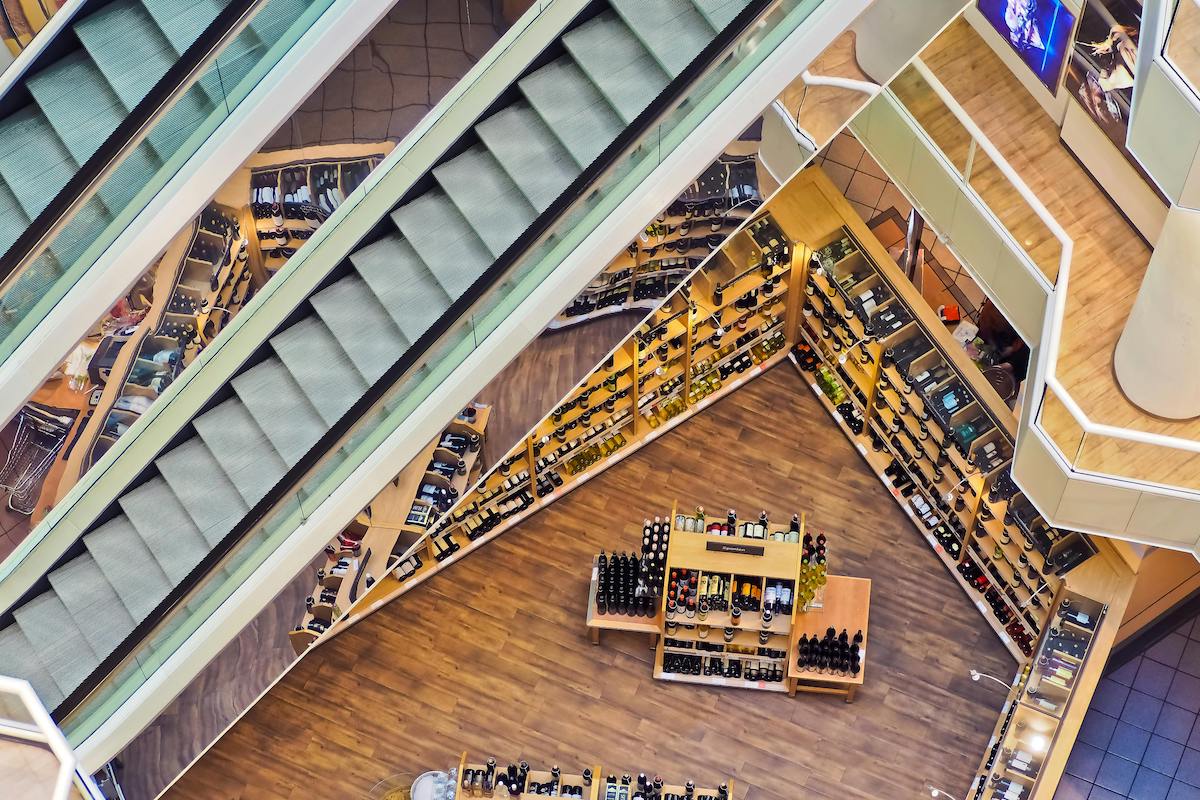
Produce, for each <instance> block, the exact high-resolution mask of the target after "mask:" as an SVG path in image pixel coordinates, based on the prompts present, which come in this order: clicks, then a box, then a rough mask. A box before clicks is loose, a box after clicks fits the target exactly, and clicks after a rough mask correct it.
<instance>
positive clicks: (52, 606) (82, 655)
mask: <svg viewBox="0 0 1200 800" xmlns="http://www.w3.org/2000/svg"><path fill="white" fill-rule="evenodd" d="M13 616H14V617H15V618H16V620H17V625H19V626H20V628H21V632H22V633H24V634H25V638H26V639H28V640H29V643H30V644H31V645H33V650H34V652H35V653H37V656H38V659H39V660H40V661H41V662H42V663H43V664H45V665H46V669H47V670H48V671H49V672H50V677H52V678H54V682H55V683H56V684H58V688H59V689H62V691H63V694H70V693H71V692H72V691H74V689H75V687H77V686H78V685H79V684H80V683H82V682H83V679H84V678H86V677H87V676H88V675H90V674H91V672H92V670H94V669H95V668H96V665H98V664H99V663H100V657H99V656H97V655H96V653H95V651H93V650H92V648H91V645H89V644H88V643H87V640H86V639H84V638H83V632H82V631H80V630H79V626H78V625H76V624H75V620H74V619H72V617H71V614H70V612H69V611H67V607H66V606H64V605H63V602H62V600H60V599H58V595H56V594H55V593H54V592H44V593H42V594H40V595H38V596H37V597H35V598H33V599H32V600H30V601H29V602H28V603H25V604H24V605H22V606H20V607H18V608H17V609H15V610H14V611H13Z"/></svg>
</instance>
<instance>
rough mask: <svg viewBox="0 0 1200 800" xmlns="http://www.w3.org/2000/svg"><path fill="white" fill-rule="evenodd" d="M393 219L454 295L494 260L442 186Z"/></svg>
mask: <svg viewBox="0 0 1200 800" xmlns="http://www.w3.org/2000/svg"><path fill="white" fill-rule="evenodd" d="M392 219H393V220H395V222H396V227H398V228H399V229H400V232H401V233H403V234H404V238H405V239H406V240H408V243H409V244H411V245H412V248H413V250H415V251H416V253H417V255H418V256H420V257H421V260H422V261H424V262H425V263H426V264H427V265H428V266H429V271H430V272H432V273H433V274H434V276H435V277H436V278H437V279H438V283H440V284H441V285H442V286H443V287H444V288H445V289H446V294H448V295H450V297H451V298H454V299H457V298H458V297H460V296H462V294H463V293H464V292H466V291H467V289H468V288H469V287H470V286H471V284H472V283H474V282H475V279H476V278H478V277H479V276H480V275H482V274H483V271H484V270H486V269H487V268H488V266H489V265H491V263H492V260H493V258H492V254H491V252H489V251H488V249H487V246H486V245H485V244H484V243H483V240H482V239H480V238H479V235H478V234H477V233H475V231H474V230H472V228H471V225H470V224H469V223H468V222H467V220H466V218H465V217H463V215H462V212H461V211H459V210H458V209H457V208H455V206H454V203H453V201H451V200H450V198H449V197H448V196H447V195H446V193H445V192H443V191H441V190H440V189H430V190H429V191H428V192H426V193H425V194H423V195H421V196H420V197H418V198H416V199H415V200H412V201H411V202H409V203H408V204H407V205H404V206H401V207H400V208H398V209H397V210H395V211H393V212H392ZM405 333H406V334H407V330H406V331H405ZM410 338H411V337H410Z"/></svg>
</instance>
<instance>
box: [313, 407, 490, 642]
mask: <svg viewBox="0 0 1200 800" xmlns="http://www.w3.org/2000/svg"><path fill="white" fill-rule="evenodd" d="M491 412H492V409H491V406H486V405H472V406H470V407H468V409H467V410H466V411H464V412H463V413H462V414H460V415H459V416H458V417H457V418H456V419H455V420H454V421H453V422H451V423H450V424H449V425H448V426H446V428H445V430H443V432H442V433H441V434H440V435H439V436H438V438H437V439H435V440H433V441H431V442H430V443H429V444H427V445H426V446H425V447H424V448H423V449H422V450H421V452H420V453H419V454H418V455H417V457H416V458H414V459H413V460H412V461H411V462H410V463H409V465H408V466H407V467H405V468H404V470H402V471H401V472H400V474H399V475H397V476H396V477H395V478H394V479H393V480H392V481H391V482H390V483H389V484H388V485H387V486H386V487H385V488H384V489H383V491H381V492H380V493H379V494H378V495H376V497H375V499H374V500H372V501H371V504H370V505H369V506H367V508H366V509H364V510H363V512H362V513H360V514H359V515H358V517H357V518H356V519H355V520H354V521H353V522H352V523H351V524H350V525H349V526H347V528H346V529H345V530H343V531H342V533H341V534H340V535H339V536H338V537H337V538H335V539H334V540H333V541H332V542H330V544H329V545H327V546H326V548H325V553H326V558H327V560H326V563H325V565H324V568H323V570H322V574H320V575H319V576H318V583H317V586H316V588H315V589H314V590H313V593H312V595H311V596H310V597H309V598H308V601H307V602H306V605H308V608H307V609H306V612H305V614H304V616H303V618H302V619H301V620H300V624H299V625H297V626H296V627H295V628H294V629H292V630H291V631H290V632H289V638H290V640H291V642H292V647H293V649H295V651H296V653H297V654H299V653H301V652H303V651H304V650H305V649H307V648H308V647H309V646H310V645H311V644H312V643H313V642H314V641H315V640H316V639H317V638H318V637H319V636H321V635H322V634H323V633H324V632H325V631H326V630H328V629H329V628H330V627H331V626H332V625H333V624H334V623H335V622H336V621H337V620H338V619H339V618H340V617H341V616H342V615H343V614H344V613H345V611H346V610H348V609H349V608H350V606H351V605H353V604H354V602H355V601H357V600H358V595H359V593H360V592H366V591H367V590H369V589H370V588H371V586H372V585H373V583H374V581H375V580H377V579H378V578H379V577H381V576H384V575H386V574H387V573H388V572H390V571H391V570H393V569H396V568H397V566H398V562H399V558H400V555H401V554H402V553H403V552H404V551H405V550H406V549H407V548H408V547H409V546H410V545H412V544H413V543H415V542H417V541H419V540H420V539H421V537H422V536H423V534H424V533H425V530H426V528H427V527H428V524H424V525H423V524H420V523H418V522H416V521H414V519H413V511H414V509H428V513H429V514H430V515H431V516H432V519H436V518H437V509H436V508H435V507H433V506H432V504H431V503H430V502H428V501H426V500H423V499H421V497H420V495H421V493H422V492H421V489H422V487H423V486H426V485H429V486H434V487H437V488H440V489H444V490H447V491H452V492H455V493H457V496H459V497H461V496H462V495H463V494H464V493H465V492H466V490H467V488H468V486H469V485H470V484H472V483H473V482H474V480H475V477H476V476H477V474H478V473H479V472H480V468H479V456H480V453H481V452H482V450H481V447H482V444H481V445H480V447H478V448H476V449H475V450H471V449H469V448H468V449H466V450H465V451H464V452H463V453H462V454H461V455H460V454H458V453H456V452H454V451H453V450H449V449H446V448H445V447H441V446H440V445H441V444H442V443H443V442H444V441H445V439H446V437H447V435H453V436H469V435H471V434H474V435H476V436H478V437H479V439H480V442H481V443H482V439H483V438H484V436H485V435H486V429H487V423H488V419H489V418H490V416H491ZM468 413H470V414H472V417H471V418H468V416H467V415H468ZM460 460H461V461H462V464H461V465H459V464H458V462H459V461H460ZM434 464H446V465H452V466H454V467H455V472H454V473H453V475H452V477H450V478H447V477H445V476H444V475H442V474H441V473H440V472H438V471H436V470H434V469H433V465H434ZM418 513H422V512H418ZM432 551H433V547H432V545H429V546H428V547H427V548H426V553H425V557H426V558H428V559H430V560H432V559H433V555H432ZM414 558H415V563H422V562H423V559H422V558H421V557H420V555H415V556H414V557H410V558H409V559H406V560H407V561H409V562H410V563H412V562H413V561H414ZM342 564H344V567H343V566H341V565H342Z"/></svg>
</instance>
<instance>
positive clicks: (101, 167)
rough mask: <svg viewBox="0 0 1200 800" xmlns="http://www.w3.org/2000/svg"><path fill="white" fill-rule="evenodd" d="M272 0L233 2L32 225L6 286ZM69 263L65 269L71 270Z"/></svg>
mask: <svg viewBox="0 0 1200 800" xmlns="http://www.w3.org/2000/svg"><path fill="white" fill-rule="evenodd" d="M268 1H269V0H230V2H229V5H227V6H225V8H223V9H221V11H220V13H218V14H217V16H216V17H215V18H214V19H213V21H212V22H211V23H209V25H208V27H207V28H205V29H204V30H203V31H201V33H200V35H199V36H198V37H197V38H196V41H194V42H192V44H191V45H190V46H189V47H188V48H187V49H186V50H184V51H183V54H182V55H180V56H179V58H178V59H176V61H175V63H174V64H172V65H171V67H170V69H168V70H167V72H166V74H165V75H163V76H162V78H160V79H159V80H158V82H157V83H155V84H154V86H152V87H151V88H150V91H149V92H148V93H147V94H146V96H145V97H143V98H142V99H141V100H140V101H139V102H138V104H137V105H136V106H134V108H133V110H132V111H130V112H129V113H128V114H127V115H126V116H125V119H123V120H121V123H120V124H119V125H117V127H116V129H115V130H114V131H113V132H112V133H111V134H109V136H108V138H106V139H105V140H104V142H103V143H102V144H101V145H100V147H99V148H97V149H96V152H94V153H92V155H91V157H90V158H88V160H87V161H85V162H84V163H83V164H82V165H81V166H80V167H79V171H78V172H76V173H75V174H74V175H72V176H71V178H70V180H68V181H67V184H66V185H65V186H63V188H62V190H61V191H59V192H58V194H56V195H55V196H54V199H52V200H51V201H50V203H49V205H47V206H46V207H45V208H44V209H42V212H41V213H40V214H38V215H37V217H36V218H34V219H33V221H32V222H30V223H29V226H28V227H27V228H25V230H24V231H22V232H21V235H20V236H18V237H17V239H16V241H15V242H13V243H12V245H11V246H10V247H9V248H8V250H7V251H5V253H4V255H3V256H0V286H4V287H6V289H7V288H8V284H9V279H10V278H12V277H14V276H15V275H17V274H18V273H19V272H20V271H21V270H22V269H23V268H24V267H25V266H27V265H28V264H30V263H32V261H33V260H34V259H36V258H37V257H39V256H40V255H41V254H42V253H43V252H44V251H45V250H46V249H47V248H48V247H49V246H50V245H51V244H52V243H53V238H54V236H56V235H57V233H59V232H61V231H60V228H65V227H66V226H67V225H69V224H70V222H71V220H72V219H73V218H74V216H75V215H76V214H77V213H78V212H79V210H80V209H81V208H82V207H83V205H84V204H85V203H86V202H87V201H88V200H90V199H91V198H92V197H94V196H95V195H96V193H97V192H98V191H99V190H100V188H101V187H102V186H103V185H104V181H105V180H106V179H107V178H108V175H109V173H110V171H111V170H114V169H116V167H117V166H119V165H120V162H122V161H123V159H124V158H125V157H126V156H127V155H128V154H129V153H130V152H132V150H133V147H134V146H136V145H134V144H133V143H134V142H137V143H138V144H140V140H141V138H142V137H141V133H142V131H143V130H148V129H149V128H150V127H151V126H152V125H153V124H154V122H155V121H156V120H157V119H158V118H159V117H160V116H161V115H162V114H164V113H165V112H166V111H167V110H169V106H171V105H173V102H174V100H175V99H176V97H177V96H178V95H180V94H182V93H183V92H185V91H187V90H188V89H189V88H190V87H191V86H192V85H193V84H194V83H195V79H196V78H198V77H199V74H200V70H201V69H202V68H203V67H204V66H205V65H206V64H207V62H208V61H209V59H210V58H211V57H212V56H213V54H214V53H217V52H219V51H220V50H222V49H223V48H224V47H225V45H226V44H228V43H229V41H231V40H232V38H233V37H235V36H237V35H238V34H239V33H241V30H242V28H243V27H244V25H243V21H244V20H246V19H247V18H249V17H251V16H253V15H254V14H255V13H256V12H257V11H258V9H259V6H261V5H264V4H265V3H267V2H268ZM68 266H70V265H69V264H64V265H63V267H64V268H65V267H68Z"/></svg>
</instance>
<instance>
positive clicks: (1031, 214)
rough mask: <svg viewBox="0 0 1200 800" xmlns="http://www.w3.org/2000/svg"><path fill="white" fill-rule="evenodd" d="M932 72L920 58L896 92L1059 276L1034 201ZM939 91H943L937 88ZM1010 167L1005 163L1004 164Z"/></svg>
mask: <svg viewBox="0 0 1200 800" xmlns="http://www.w3.org/2000/svg"><path fill="white" fill-rule="evenodd" d="M931 77H932V76H930V75H929V73H928V70H927V69H926V68H925V67H924V66H923V65H922V64H921V63H920V60H919V59H918V60H917V61H916V62H914V63H913V64H911V65H909V66H908V67H906V68H905V69H904V70H903V71H902V72H901V73H900V74H899V75H898V76H897V77H896V79H895V80H894V81H892V83H891V84H890V87H889V88H890V90H891V92H892V94H893V95H894V96H895V97H896V98H897V99H898V100H899V101H900V102H901V104H903V106H904V108H905V109H906V110H907V111H908V113H909V114H911V115H912V117H913V118H914V119H915V120H916V121H917V124H918V125H919V126H920V127H921V129H922V130H924V132H925V133H926V134H927V135H928V136H929V138H930V139H932V141H933V142H934V144H935V145H936V146H937V148H938V149H939V150H941V152H942V154H943V155H944V156H945V158H946V160H947V161H948V162H949V163H950V164H951V165H952V166H953V168H954V170H955V172H956V173H957V175H958V176H959V177H960V178H961V179H962V181H963V182H964V183H965V184H966V185H967V186H969V187H970V188H971V190H972V191H973V192H974V193H975V194H976V195H977V196H978V197H979V199H980V200H982V201H983V203H984V205H986V206H987V208H988V209H989V210H990V211H991V213H992V214H993V215H994V216H995V218H996V219H997V220H998V221H999V222H1000V224H1001V225H1002V226H1003V228H1004V230H1005V231H1007V232H1008V236H1009V238H1010V239H1011V241H1012V243H1013V244H1015V245H1016V248H1017V249H1018V250H1019V251H1021V252H1023V253H1024V254H1025V256H1027V258H1028V260H1029V263H1030V264H1033V265H1034V266H1036V268H1037V270H1038V271H1039V272H1041V274H1042V275H1043V276H1044V277H1045V279H1046V281H1047V284H1048V285H1050V284H1053V283H1054V282H1055V281H1056V280H1057V279H1058V270H1059V264H1060V261H1061V259H1062V252H1063V251H1062V245H1061V243H1060V242H1059V240H1058V238H1057V237H1056V236H1055V233H1054V231H1052V230H1051V229H1050V228H1049V227H1048V226H1047V225H1046V223H1045V222H1044V221H1043V220H1042V218H1041V217H1040V216H1039V215H1038V213H1037V211H1036V210H1035V208H1034V207H1033V205H1032V204H1031V203H1030V202H1029V201H1028V200H1027V199H1026V198H1025V197H1023V196H1022V193H1021V190H1020V189H1019V188H1018V185H1017V183H1016V182H1015V181H1013V180H1012V179H1011V178H1010V177H1009V176H1008V175H1007V174H1006V172H1005V169H1004V168H1002V167H1001V165H1000V164H998V163H997V162H996V161H995V160H993V158H992V157H991V156H989V155H988V153H987V152H986V150H985V149H984V148H982V147H980V140H981V139H983V137H981V136H979V135H977V132H975V131H972V130H970V129H969V128H968V127H967V125H966V124H965V122H964V121H963V120H962V119H960V118H959V116H958V115H956V113H955V109H952V108H951V107H950V105H949V104H948V103H947V97H946V95H945V91H944V89H942V87H941V86H940V85H939V86H937V87H936V88H935V86H934V85H932V84H931V80H930V78H931ZM939 90H940V91H939ZM1004 167H1007V164H1004Z"/></svg>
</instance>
